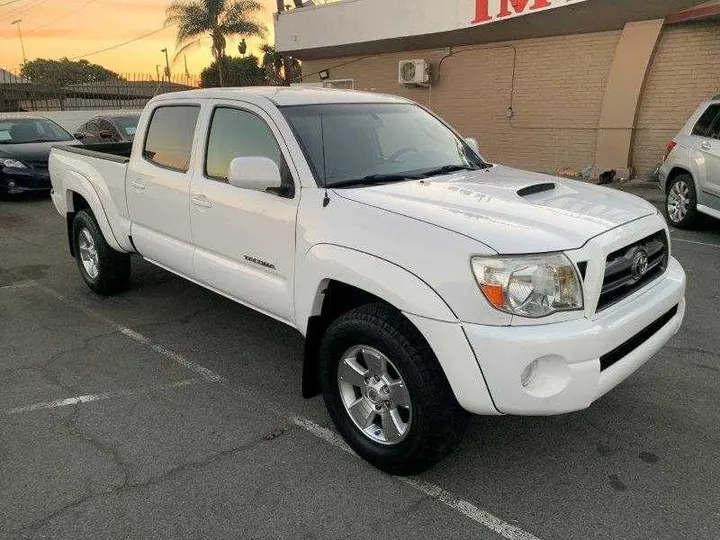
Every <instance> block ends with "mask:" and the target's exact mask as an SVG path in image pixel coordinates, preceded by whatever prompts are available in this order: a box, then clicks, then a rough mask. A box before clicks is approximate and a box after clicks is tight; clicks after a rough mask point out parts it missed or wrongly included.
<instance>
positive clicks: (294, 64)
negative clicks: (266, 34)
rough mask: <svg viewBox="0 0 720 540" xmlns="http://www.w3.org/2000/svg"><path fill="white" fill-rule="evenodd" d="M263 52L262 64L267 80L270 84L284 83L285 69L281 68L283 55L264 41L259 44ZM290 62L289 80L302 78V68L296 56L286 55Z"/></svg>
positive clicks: (296, 80)
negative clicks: (262, 43)
mask: <svg viewBox="0 0 720 540" xmlns="http://www.w3.org/2000/svg"><path fill="white" fill-rule="evenodd" d="M260 50H261V51H262V53H263V60H262V66H263V68H264V69H265V71H266V72H267V78H268V82H269V83H270V84H272V85H283V84H285V69H284V68H283V64H284V62H283V55H282V53H279V52H277V51H276V50H275V47H273V46H272V45H268V44H267V43H265V44H264V45H261V46H260ZM287 58H288V60H289V63H290V82H300V81H301V80H302V68H301V65H300V62H298V60H297V59H296V58H292V57H290V56H288V57H287Z"/></svg>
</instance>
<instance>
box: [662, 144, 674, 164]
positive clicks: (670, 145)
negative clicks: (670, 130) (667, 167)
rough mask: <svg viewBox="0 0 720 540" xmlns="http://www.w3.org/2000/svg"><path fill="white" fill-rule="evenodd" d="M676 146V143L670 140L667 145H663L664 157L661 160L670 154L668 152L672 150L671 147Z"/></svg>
mask: <svg viewBox="0 0 720 540" xmlns="http://www.w3.org/2000/svg"><path fill="white" fill-rule="evenodd" d="M676 146H677V143H676V142H675V141H670V142H669V143H667V146H666V147H665V157H664V158H663V161H665V160H666V159H667V158H668V156H669V155H670V152H672V151H673V148H675V147H676Z"/></svg>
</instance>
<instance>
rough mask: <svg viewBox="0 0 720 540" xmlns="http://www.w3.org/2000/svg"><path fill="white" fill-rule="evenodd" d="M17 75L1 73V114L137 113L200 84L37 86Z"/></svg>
mask: <svg viewBox="0 0 720 540" xmlns="http://www.w3.org/2000/svg"><path fill="white" fill-rule="evenodd" d="M19 72H20V70H17V71H8V70H4V69H0V112H18V111H28V112H31V111H72V110H88V109H136V108H140V107H143V106H144V105H145V104H146V103H147V102H148V101H149V100H150V99H151V98H152V97H154V96H157V95H159V94H166V93H168V92H179V91H181V90H189V89H191V88H197V87H198V86H199V84H200V81H199V79H198V78H197V77H192V76H175V77H172V78H170V80H168V79H167V78H158V77H157V76H151V75H142V74H131V75H123V76H121V77H120V78H117V79H110V80H105V81H93V82H83V83H73V84H64V83H63V82H62V80H59V81H56V82H47V81H43V82H42V83H40V82H37V81H32V80H30V79H27V78H25V77H22V76H20V75H18V73H19Z"/></svg>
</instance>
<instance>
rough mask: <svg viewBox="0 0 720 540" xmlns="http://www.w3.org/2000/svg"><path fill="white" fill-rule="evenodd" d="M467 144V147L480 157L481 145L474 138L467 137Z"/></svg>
mask: <svg viewBox="0 0 720 540" xmlns="http://www.w3.org/2000/svg"><path fill="white" fill-rule="evenodd" d="M465 142H466V143H467V145H468V146H469V147H470V148H472V149H473V151H474V152H475V153H476V154H477V155H478V156H479V155H480V145H479V144H478V142H477V139H475V138H474V137H467V138H466V139H465Z"/></svg>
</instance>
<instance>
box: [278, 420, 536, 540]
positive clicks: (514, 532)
mask: <svg viewBox="0 0 720 540" xmlns="http://www.w3.org/2000/svg"><path fill="white" fill-rule="evenodd" d="M290 420H291V421H292V423H293V424H295V425H296V426H298V427H300V428H302V429H304V430H305V431H307V432H309V433H311V434H313V435H314V436H315V437H317V438H319V439H322V440H324V441H325V442H327V443H329V444H331V445H333V446H335V447H337V448H340V449H341V450H343V451H345V452H347V453H349V454H352V455H354V456H356V454H355V452H353V451H352V449H351V448H350V447H349V446H348V445H347V443H346V442H345V441H344V440H343V439H342V437H340V435H338V434H337V433H335V432H334V431H331V430H329V429H328V428H325V427H323V426H321V425H319V424H316V423H315V422H313V421H312V420H308V419H307V418H302V417H299V416H292V417H290ZM395 478H396V479H397V480H398V481H400V482H402V483H403V484H405V485H408V486H410V487H412V488H413V489H416V490H417V491H420V492H421V493H423V494H425V495H427V496H428V497H431V498H433V499H435V500H436V501H438V502H441V503H443V504H444V505H445V506H448V507H450V508H452V509H453V510H455V511H456V512H458V513H460V514H462V515H464V516H465V517H468V518H470V519H472V520H473V521H474V522H476V523H478V524H480V525H482V526H483V527H486V528H488V529H490V530H491V531H494V532H496V533H497V534H499V535H500V536H502V537H503V538H507V539H508V540H539V538H538V537H537V536H535V535H533V534H530V533H529V532H527V531H524V530H522V529H520V528H519V527H515V526H514V525H510V524H509V523H508V522H506V521H503V520H502V519H500V518H499V517H497V516H494V515H493V514H491V513H490V512H486V511H485V510H481V509H480V508H478V507H477V506H475V505H474V504H472V503H470V502H468V501H466V500H463V499H460V498H458V497H456V496H455V495H453V494H452V493H450V492H448V491H445V490H444V489H443V488H442V487H440V486H438V485H437V484H433V483H431V482H425V481H424V480H421V479H420V478H417V477H416V478H403V477H400V476H397V477H395Z"/></svg>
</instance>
